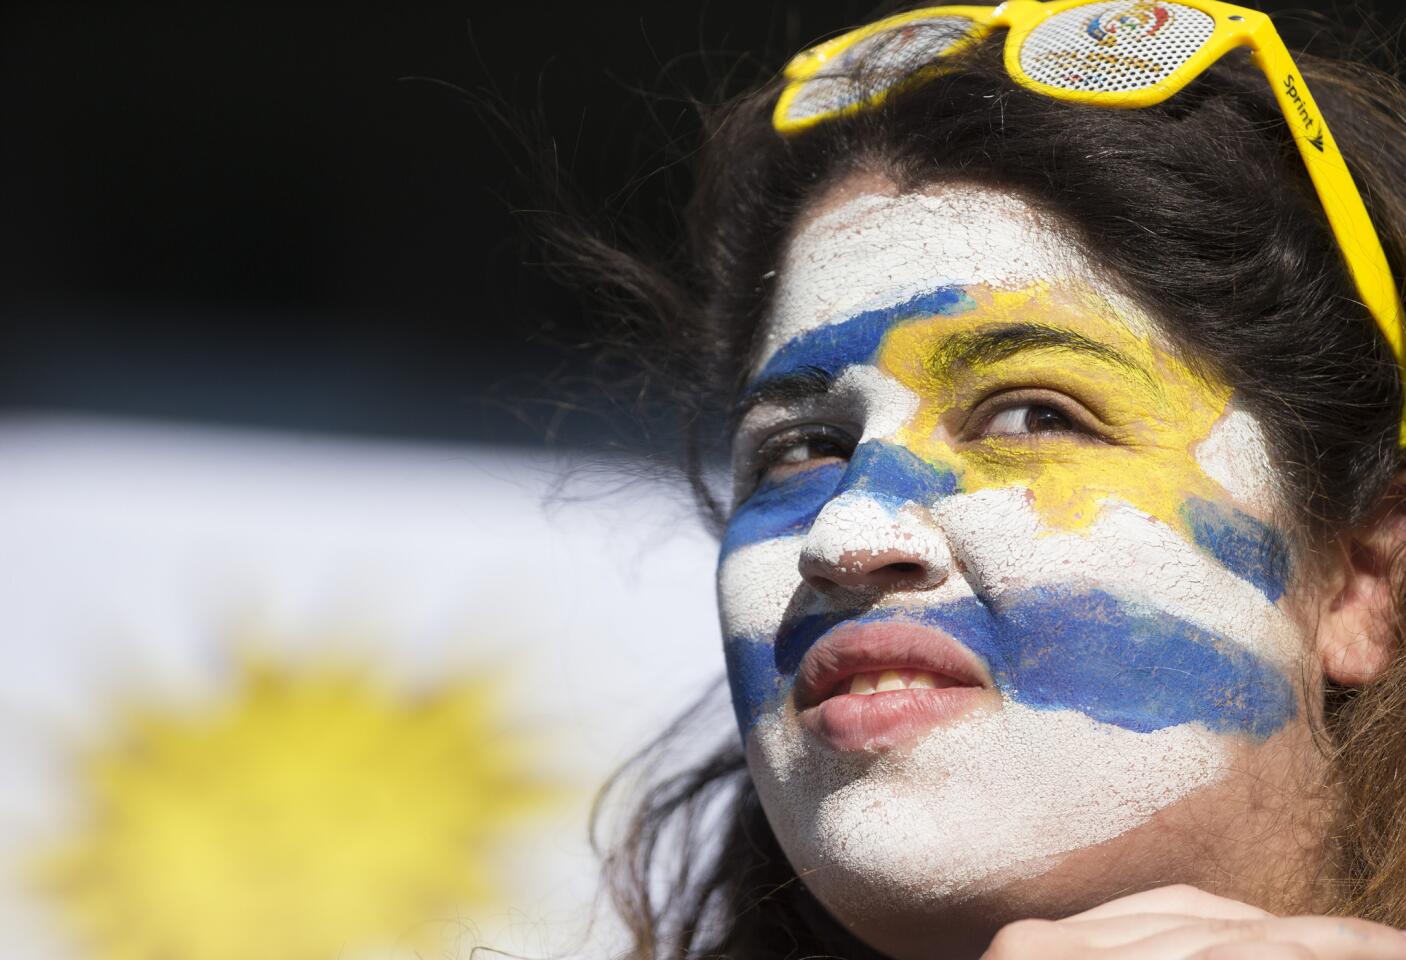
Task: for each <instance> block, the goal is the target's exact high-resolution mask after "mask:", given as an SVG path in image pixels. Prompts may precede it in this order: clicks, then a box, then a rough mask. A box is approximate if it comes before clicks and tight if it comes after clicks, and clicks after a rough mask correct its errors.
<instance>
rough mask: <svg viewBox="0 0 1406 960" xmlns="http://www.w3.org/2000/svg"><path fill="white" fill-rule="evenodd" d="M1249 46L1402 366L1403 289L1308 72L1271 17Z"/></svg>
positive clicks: (1365, 296)
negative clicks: (1305, 75)
mask: <svg viewBox="0 0 1406 960" xmlns="http://www.w3.org/2000/svg"><path fill="white" fill-rule="evenodd" d="M1249 45H1250V47H1251V51H1252V56H1253V58H1254V60H1255V62H1256V63H1257V64H1258V65H1259V67H1260V69H1261V70H1262V71H1264V75H1265V78H1266V79H1268V80H1269V84H1270V86H1271V87H1272V88H1273V89H1274V95H1275V97H1276V98H1278V101H1279V107H1280V109H1281V110H1282V111H1283V112H1284V119H1285V121H1286V122H1287V123H1288V124H1289V129H1290V131H1291V132H1292V133H1293V137H1294V144H1295V145H1296V146H1297V147H1298V149H1299V155H1300V156H1302V157H1303V161H1304V166H1305V167H1307V168H1308V174H1309V177H1310V178H1311V179H1312V181H1313V186H1314V189H1316V190H1317V191H1318V197H1319V199H1320V200H1321V201H1322V204H1323V211H1324V213H1325V214H1326V215H1327V217H1328V223H1329V226H1331V227H1332V230H1333V234H1334V236H1335V237H1336V238H1337V241H1338V246H1339V248H1340V249H1341V250H1342V252H1343V257H1344V259H1345V260H1346V261H1347V266H1348V270H1349V272H1350V273H1351V274H1352V278H1353V280H1354V281H1355V282H1356V284H1357V289H1358V292H1359V294H1360V296H1361V297H1362V302H1363V305H1365V306H1366V307H1367V309H1368V310H1369V311H1371V313H1372V316H1373V318H1375V319H1376V321H1377V326H1379V327H1380V328H1381V331H1382V335H1383V336H1385V337H1386V340H1387V343H1389V344H1390V345H1391V350H1392V353H1393V354H1395V356H1396V360H1397V363H1398V364H1402V363H1403V361H1404V360H1406V352H1404V351H1403V344H1402V329H1401V323H1402V308H1401V294H1400V288H1399V287H1398V286H1397V283H1396V280H1395V278H1394V277H1393V276H1392V272H1391V267H1390V265H1389V264H1388V263H1387V259H1386V253H1385V251H1383V250H1382V245H1381V241H1380V239H1378V236H1377V231H1376V228H1375V227H1373V225H1372V219H1371V217H1370V216H1369V215H1368V213H1367V208H1366V206H1365V205H1364V204H1363V202H1362V195H1361V193H1360V192H1359V191H1358V189H1357V185H1356V184H1355V183H1354V182H1353V179H1352V174H1351V173H1349V172H1348V169H1347V162H1346V161H1345V160H1344V159H1343V155H1342V153H1341V152H1340V151H1339V150H1338V146H1337V143H1336V142H1335V141H1334V140H1333V134H1332V132H1331V131H1330V130H1329V129H1328V126H1327V124H1326V123H1325V122H1324V120H1323V113H1322V111H1321V110H1319V109H1318V104H1317V103H1316V102H1315V101H1314V99H1313V94H1312V93H1311V92H1309V89H1308V84H1307V82H1305V80H1304V78H1303V74H1302V73H1301V72H1299V69H1298V67H1297V66H1296V65H1295V64H1294V59H1293V57H1292V56H1291V55H1290V54H1289V50H1288V48H1287V47H1285V46H1284V41H1283V40H1281V39H1280V37H1279V33H1278V31H1276V30H1275V29H1274V26H1273V24H1271V23H1269V22H1267V21H1266V22H1265V23H1264V24H1263V25H1262V26H1261V27H1260V28H1259V29H1256V30H1255V31H1254V32H1253V33H1252V34H1251V36H1250V37H1249ZM1402 436H1403V440H1406V422H1403V427H1402Z"/></svg>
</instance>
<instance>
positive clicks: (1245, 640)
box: [718, 185, 1299, 922]
mask: <svg viewBox="0 0 1406 960" xmlns="http://www.w3.org/2000/svg"><path fill="white" fill-rule="evenodd" d="M778 283H779V288H778V290H777V296H776V300H775V309H774V313H773V316H772V317H771V318H770V321H769V323H768V326H767V331H766V337H765V341H764V350H763V355H762V358H761V361H760V364H759V367H758V371H757V381H758V382H766V383H767V384H770V385H771V386H768V387H766V388H764V389H763V390H762V391H761V392H760V393H759V394H758V399H757V402H756V404H755V406H754V407H752V409H751V410H750V411H749V413H748V414H747V415H746V416H745V417H744V419H743V422H742V426H741V428H740V430H739V433H738V436H737V439H736V445H735V458H734V463H735V469H736V474H737V478H736V482H737V496H736V498H735V504H736V511H735V514H734V519H733V522H732V524H731V526H730V528H729V531H728V535H727V537H726V539H725V542H724V550H723V559H722V562H721V564H720V567H719V581H718V587H719V601H720V606H721V611H722V620H723V630H724V639H725V643H726V645H727V651H728V666H729V674H730V677H731V679H732V683H733V691H734V701H735V703H736V704H737V708H738V717H739V722H740V723H741V725H742V728H743V731H744V737H745V738H746V743H747V755H748V762H749V765H750V767H751V771H752V774H753V778H754V780H755V782H756V785H757V788H758V790H759V792H760V795H761V798H762V802H763V804H764V807H765V809H766V812H767V815H768V818H769V819H770V821H771V823H772V825H773V828H774V829H775V831H776V833H777V836H778V838H779V840H780V842H781V844H782V846H783V848H784V849H785V850H786V853H787V855H788V857H789V858H790V859H791V861H792V863H793V865H794V866H795V867H796V869H797V871H798V872H799V873H800V875H801V876H802V877H803V878H804V879H805V882H806V884H807V885H808V886H809V887H810V888H811V889H812V890H813V891H814V892H815V893H816V894H817V895H818V896H819V897H820V899H821V900H822V901H823V902H824V903H826V905H827V906H828V907H829V908H830V910H831V911H832V912H833V913H835V914H836V915H837V916H838V917H839V918H840V919H841V920H842V921H846V922H849V921H850V919H851V918H852V917H853V916H856V915H868V916H901V915H905V914H921V913H922V912H924V911H930V910H932V909H934V908H935V907H937V906H940V905H943V904H952V903H957V902H960V901H962V900H964V899H968V898H971V897H973V896H977V895H979V894H983V893H988V892H990V891H992V890H993V889H996V888H999V887H1001V886H1002V885H1004V884H1006V883H1009V882H1010V881H1012V880H1015V879H1020V878H1028V877H1032V876H1036V875H1039V874H1041V873H1043V872H1044V871H1047V870H1049V869H1050V868H1051V867H1053V866H1055V865H1057V864H1058V863H1059V862H1060V861H1061V859H1062V858H1063V857H1064V856H1065V855H1067V854H1069V853H1071V852H1073V851H1077V850H1081V849H1084V848H1087V847H1089V846H1091V845H1094V844H1099V843H1103V842H1105V841H1109V840H1111V839H1113V838H1116V837H1119V836H1120V835H1122V834H1124V833H1126V832H1127V831H1130V830H1132V829H1133V828H1135V827H1137V826H1139V825H1141V824H1143V823H1145V822H1147V821H1148V819H1149V818H1151V817H1153V816H1154V815H1155V814H1157V813H1158V812H1159V811H1161V810H1164V809H1166V808H1167V807H1168V806H1170V805H1173V804H1177V803H1178V802H1180V801H1183V800H1185V799H1186V798H1187V797H1188V796H1190V795H1192V794H1193V793H1194V792H1195V791H1197V790H1199V789H1201V788H1203V787H1206V786H1208V785H1210V784H1213V783H1216V782H1217V781H1218V780H1220V779H1221V778H1222V777H1223V776H1224V775H1225V774H1226V771H1227V766H1228V763H1229V757H1230V753H1231V750H1232V748H1235V747H1238V746H1243V745H1245V744H1251V745H1253V744H1257V743H1262V742H1263V741H1264V740H1266V739H1267V738H1268V737H1270V736H1271V735H1273V734H1275V733H1276V732H1277V731H1279V730H1280V729H1281V728H1282V727H1283V726H1284V725H1285V724H1287V723H1289V722H1290V720H1291V719H1292V718H1293V717H1294V716H1296V714H1297V710H1298V702H1297V696H1296V694H1295V693H1294V690H1293V687H1292V685H1291V684H1290V682H1289V679H1288V677H1289V675H1290V673H1291V671H1292V666H1293V664H1294V662H1295V660H1294V657H1295V655H1296V653H1297V650H1298V649H1299V647H1298V644H1299V636H1298V631H1297V628H1296V627H1295V626H1294V624H1293V622H1292V621H1291V620H1290V619H1289V618H1288V617H1287V616H1286V615H1285V613H1284V612H1283V611H1282V610H1281V609H1280V608H1279V606H1278V605H1277V603H1276V601H1277V600H1278V599H1279V597H1280V596H1281V595H1282V593H1283V591H1284V587H1285V584H1284V581H1285V579H1286V577H1287V567H1286V566H1285V563H1286V558H1285V556H1284V555H1283V552H1282V550H1281V548H1282V547H1283V541H1282V539H1281V538H1280V537H1279V535H1278V534H1277V533H1276V532H1275V530H1274V528H1273V527H1272V526H1270V525H1269V523H1268V518H1269V517H1270V511H1271V509H1272V506H1273V504H1274V503H1275V502H1276V501H1275V496H1274V488H1273V476H1272V473H1271V470H1270V466H1269V458H1268V454H1267V452H1266V449H1265V446H1264V441H1263V438H1262V435H1261V431H1260V429H1259V427H1258V425H1257V424H1256V423H1255V421H1254V419H1253V418H1252V417H1250V416H1249V415H1248V414H1247V413H1244V412H1243V411H1240V410H1237V409H1235V408H1234V407H1233V406H1232V405H1231V404H1230V403H1229V391H1228V390H1226V389H1225V388H1223V387H1222V386H1219V385H1215V384H1206V383H1204V382H1202V381H1199V380H1197V379H1196V378H1194V377H1192V376H1191V375H1190V374H1189V373H1188V372H1187V371H1186V369H1185V368H1184V367H1183V366H1182V365H1180V364H1179V363H1178V362H1177V361H1176V359H1175V357H1174V356H1173V355H1172V354H1171V351H1170V350H1169V349H1168V348H1167V347H1166V346H1165V344H1164V343H1163V342H1162V341H1161V338H1160V337H1159V336H1158V334H1157V328H1156V325H1155V323H1154V322H1153V321H1152V320H1151V318H1149V317H1148V316H1147V315H1146V313H1145V312H1144V311H1142V310H1140V309H1138V308H1137V306H1136V305H1134V304H1132V303H1130V302H1129V301H1128V300H1127V299H1126V298H1124V297H1121V296H1118V295H1117V294H1115V293H1113V292H1111V291H1109V290H1108V289H1107V286H1108V285H1107V284H1106V283H1105V282H1103V281H1102V280H1101V279H1100V278H1099V276H1098V274H1097V271H1095V270H1094V269H1093V268H1092V267H1091V266H1090V265H1089V264H1088V263H1087V262H1086V261H1085V260H1084V259H1083V257H1082V256H1081V255H1080V253H1079V252H1078V251H1077V250H1076V249H1075V248H1073V247H1072V246H1071V245H1070V244H1069V243H1068V242H1067V241H1065V240H1064V239H1063V237H1062V236H1061V234H1060V232H1059V231H1058V230H1057V229H1056V228H1055V225H1054V224H1053V223H1052V222H1051V221H1050V220H1049V219H1048V218H1047V217H1045V216H1043V215H1041V214H1039V213H1037V212H1036V211H1035V210H1033V209H1032V208H1031V207H1029V206H1028V205H1026V204H1025V203H1023V202H1022V201H1020V200H1019V199H1017V198H1015V197H1013V196H1011V195H1009V194H1003V193H997V192H993V191H991V190H987V189H982V188H977V187H973V186H962V185H954V186H947V187H943V188H941V189H940V190H936V191H934V192H932V193H929V194H907V195H902V196H889V195H883V194H866V195H863V196H860V197H859V198H858V199H854V200H851V201H850V202H848V203H845V204H844V205H843V206H840V207H838V208H837V209H833V210H831V211H829V212H827V213H824V214H823V215H822V216H820V217H818V218H817V219H815V220H814V221H813V222H811V223H810V224H809V225H808V226H807V227H806V228H805V229H803V230H802V231H801V232H800V233H799V234H798V235H797V236H796V237H795V238H794V240H793V242H792V243H791V245H790V247H789V250H788V253H787V256H786V258H785V261H784V265H783V267H782V269H781V270H780V271H779V275H778ZM900 304H907V305H908V306H907V307H904V308H901V309H894V307H895V305H900ZM1014 324H1033V325H1036V326H1038V327H1039V328H1040V330H1045V331H1049V330H1053V331H1056V332H1059V333H1061V334H1062V335H1067V336H1065V341H1070V342H1074V346H1070V345H1069V342H1062V343H1059V344H1052V342H1051V341H1050V339H1049V337H1045V339H1041V336H1043V335H1042V334H1039V331H1036V334H1033V335H1032V334H1031V333H1030V331H1029V330H1023V332H1022V334H1021V336H1023V337H1024V340H1023V341H1022V343H1021V344H1020V345H1018V346H1016V347H1015V348H1007V347H1001V348H1000V349H993V348H991V346H992V344H993V343H997V342H998V341H1000V338H999V337H998V338H997V339H996V340H990V338H989V337H988V341H989V342H988V341H983V343H985V344H986V347H987V349H986V352H985V353H980V352H977V353H973V352H971V350H970V349H969V348H970V347H971V342H972V337H974V336H986V335H989V334H992V332H993V331H997V332H999V333H1001V335H1002V336H1005V337H1006V339H1005V340H1004V341H1000V342H1001V343H1010V342H1012V341H1011V337H1010V336H1009V334H1010V333H1011V331H1012V330H1013V329H1014V327H1013V325H1014ZM958 334H960V335H962V336H965V337H967V339H966V340H963V341H961V342H960V343H959V342H958V341H957V340H956V339H953V338H954V337H955V335H958ZM1016 339H1019V338H1016ZM963 345H965V346H963ZM998 345H999V344H998ZM961 349H967V352H966V353H961V352H960V350H961ZM807 378H809V379H808V380H807ZM777 384H782V386H776V385H777ZM807 384H808V386H807ZM993 398H994V400H993ZM1002 398H1006V399H1005V406H1004V407H1001V406H1000V402H1001V400H1002ZM993 404H996V406H993ZM998 407H999V409H998ZM1051 409H1053V410H1054V411H1055V413H1056V415H1057V416H1056V419H1055V421H1049V420H1048V413H1047V412H1046V413H1041V414H1038V415H1037V414H1036V413H1035V412H1034V411H1037V410H1043V411H1049V410H1051ZM1012 410H1014V411H1015V412H1014V413H1012V412H1011V411H1012ZM1022 411H1024V412H1022ZM1032 416H1034V417H1036V420H1035V421H1032V420H1031V419H1030V418H1031V417H1032ZM1039 417H1046V418H1047V419H1046V420H1043V421H1040V420H1039ZM1035 422H1040V423H1045V424H1047V425H1048V424H1050V423H1054V427H1053V428H1052V429H1048V430H1047V432H1037V433H1033V434H1032V433H1029V432H1021V431H1020V430H1015V431H1012V430H1011V429H1010V427H1011V425H1012V424H1016V425H1019V424H1024V423H1035ZM1061 422H1062V423H1063V425H1064V427H1069V429H1067V430H1066V429H1063V428H1061V427H1060V426H1059V423H1061ZM998 428H999V429H998ZM1076 428H1077V429H1076ZM1035 429H1038V428H1035ZM1012 433H1014V435H1010V434H1012ZM758 476H761V477H762V479H761V481H760V487H758V480H757V478H758ZM891 622H898V623H902V624H908V625H914V624H916V625H918V627H919V628H920V629H919V634H920V635H919V637H918V639H917V640H913V639H912V637H909V636H908V635H907V634H905V637H908V639H907V640H906V641H905V642H907V643H908V644H909V645H910V646H912V645H914V644H917V645H919V646H921V645H922V644H923V643H926V642H928V640H926V639H924V637H927V638H929V639H931V638H932V637H939V636H940V637H942V638H946V639H945V641H942V642H946V643H949V644H950V642H951V641H952V640H955V641H956V643H957V645H958V646H959V648H960V649H961V650H963V651H965V653H964V654H963V656H966V657H968V658H969V660H970V662H972V663H975V664H976V665H977V666H976V669H975V673H970V672H969V674H968V675H967V676H966V679H965V681H963V682H966V683H971V682H973V678H976V680H977V681H979V684H980V688H976V689H974V688H970V687H969V688H968V689H966V690H964V691H962V692H961V694H960V696H958V695H953V694H951V691H950V690H948V691H940V690H939V691H928V690H922V691H916V690H914V691H892V690H890V691H884V692H879V693H876V694H873V699H872V700H870V701H862V700H861V698H862V697H863V696H864V695H863V694H862V693H858V694H849V695H848V696H846V695H845V691H846V690H848V689H850V687H849V683H850V682H852V679H853V678H852V676H851V675H852V674H854V673H855V672H856V670H855V669H854V668H853V663H850V664H849V667H848V668H846V669H848V674H845V676H843V677H839V679H838V681H837V680H836V675H834V674H835V670H833V669H832V670H831V674H826V676H828V677H829V680H828V681H827V684H828V686H827V687H826V689H823V690H822V689H819V688H816V689H811V690H809V693H807V689H806V687H805V681H801V683H800V686H799V687H798V680H797V677H798V673H799V674H800V675H802V676H805V675H806V672H807V670H808V669H811V668H810V667H808V666H807V663H808V662H809V661H810V660H815V661H816V662H817V663H819V662H821V661H824V662H826V663H829V662H830V661H828V660H826V659H825V657H822V656H821V655H820V652H819V651H822V650H826V649H828V647H827V645H828V644H830V643H831V641H832V640H834V638H835V637H836V636H838V633H837V632H836V631H837V628H844V629H848V628H850V627H853V626H855V625H856V624H869V625H870V626H869V627H864V628H861V631H860V633H857V634H854V635H853V636H860V637H861V638H862V637H868V636H870V635H873V636H874V637H876V638H879V639H876V640H875V641H874V646H873V647H872V648H871V650H872V649H880V647H881V646H882V644H881V642H880V641H881V639H882V638H881V635H882V634H883V631H884V629H886V628H885V627H884V626H882V625H883V624H885V623H891ZM817 624H818V625H817ZM875 624H878V625H880V626H878V627H875V626H874V625H875ZM863 630H869V631H870V633H864V632H863ZM924 631H926V632H924ZM933 642H934V643H938V641H933ZM938 645H939V646H940V645H941V644H940V643H938ZM850 646H851V647H852V648H855V649H860V648H864V643H863V642H857V643H852V644H851V645H850ZM905 649H907V648H905ZM973 654H974V656H972V655H973ZM868 655H869V654H868V653H862V654H859V655H858V656H860V657H861V659H862V657H863V656H868ZM848 656H850V657H851V658H852V657H853V656H856V654H854V652H853V649H851V650H850V652H849V654H848ZM941 656H942V655H940V654H931V657H936V658H937V659H938V660H940V659H941ZM874 657H875V658H878V659H874V661H873V662H872V663H870V664H869V666H867V667H864V669H863V670H860V671H858V672H860V673H865V674H873V675H874V676H875V677H877V676H880V675H882V673H883V670H884V668H895V669H908V668H911V669H915V670H919V671H923V672H926V666H925V665H924V664H925V663H928V661H923V658H922V656H917V657H913V656H909V655H907V654H904V655H903V657H900V658H899V660H902V661H903V662H898V661H896V660H895V657H894V655H893V653H892V650H891V649H887V648H885V649H884V650H883V652H881V653H875V654H874ZM931 657H930V659H931ZM884 658H887V659H885V661H884V662H883V663H880V662H878V661H879V659H884ZM905 658H906V659H905ZM919 661H922V662H919ZM929 665H930V664H929ZM812 666H814V665H813V664H812ZM832 666H833V665H832ZM815 669H816V670H821V668H820V667H815ZM826 669H829V668H828V667H827V668H826ZM839 672H840V673H844V670H840V671H839ZM958 672H959V673H960V671H958ZM822 673H823V670H822ZM978 675H979V676H978ZM901 676H904V677H905V678H908V679H909V680H911V677H912V674H911V672H910V673H909V674H901ZM836 682H838V684H839V685H838V686H835V683H836ZM890 685H891V684H890ZM938 685H939V686H941V685H942V684H941V683H939V684H938ZM822 686H824V685H822ZM830 687H834V689H833V690H831V689H829V688H830ZM942 697H949V698H950V699H949V700H948V701H944V702H946V703H948V706H947V707H944V708H941V709H937V708H934V710H927V708H925V707H924V708H922V709H917V708H915V710H916V714H919V715H920V717H919V722H918V723H917V724H916V726H915V725H913V724H908V725H907V726H902V725H900V726H894V725H893V724H889V726H887V727H886V726H885V723H886V722H887V721H885V720H884V719H883V718H882V717H880V718H879V719H877V720H876V719H875V718H874V716H869V718H868V719H867V720H863V719H861V720H859V721H856V720H855V717H856V716H857V713H856V711H858V710H859V708H858V707H856V708H855V709H854V710H850V711H849V712H848V713H846V714H845V715H844V717H842V718H841V719H840V720H836V721H835V724H838V725H839V726H841V727H844V729H843V730H842V731H841V732H840V733H838V734H837V733H835V730H836V729H837V727H836V726H835V724H832V725H830V726H826V724H825V723H821V722H819V721H814V718H815V717H816V716H817V715H818V712H819V711H823V710H824V709H826V703H827V702H828V701H839V700H845V701H850V702H851V703H860V702H865V703H867V704H870V705H873V704H878V703H880V702H881V700H880V698H888V699H887V700H885V701H882V702H884V703H890V704H892V711H890V712H893V713H903V712H904V711H907V710H909V707H910V706H912V705H913V704H917V703H919V701H921V702H922V703H929V702H936V701H937V700H938V699H941V698H942ZM953 704H956V706H953ZM924 711H926V712H924ZM807 714H809V715H810V717H811V721H807V720H806V719H805V716H806V715H807ZM835 716H839V714H838V713H837V714H835ZM841 721H843V722H841ZM845 724H848V726H845ZM817 731H819V732H817Z"/></svg>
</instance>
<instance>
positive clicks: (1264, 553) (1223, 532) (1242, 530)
mask: <svg viewBox="0 0 1406 960" xmlns="http://www.w3.org/2000/svg"><path fill="white" fill-rule="evenodd" d="M1181 512H1182V516H1183V517H1185V518H1186V522H1187V525H1188V526H1189V527H1190V528H1191V534H1192V537H1193V539H1194V540H1195V541H1196V545H1197V546H1199V547H1201V548H1202V549H1203V550H1205V551H1206V552H1207V553H1209V554H1210V555H1211V556H1213V557H1215V558H1216V559H1217V560H1218V561H1220V563H1221V565H1222V566H1224V567H1225V568H1226V569H1227V570H1229V571H1230V572H1231V573H1233V574H1235V575H1236V576H1237V577H1239V578H1240V579H1242V580H1248V581H1249V582H1250V583H1252V584H1254V585H1255V586H1256V587H1257V588H1259V591H1260V592H1261V593H1263V594H1264V596H1265V599H1266V600H1268V601H1269V602H1270V603H1274V602H1275V601H1276V600H1278V599H1279V598H1280V597H1282V596H1283V595H1284V587H1285V584H1286V582H1287V581H1288V578H1289V548H1288V546H1287V545H1286V544H1285V543H1284V538H1283V537H1281V536H1280V535H1279V533H1278V531H1276V530H1274V529H1273V528H1272V527H1270V526H1268V525H1267V524H1265V523H1262V522H1261V521H1259V520H1256V519H1255V518H1254V517H1252V516H1250V515H1248V514H1245V513H1241V512H1240V511H1239V510H1235V509H1233V508H1231V507H1226V506H1222V505H1221V504H1218V503H1212V502H1211V501H1210V500H1203V499H1201V498H1200V497H1195V498H1192V499H1190V500H1188V501H1187V502H1186V503H1185V504H1183V505H1182V508H1181Z"/></svg>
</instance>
